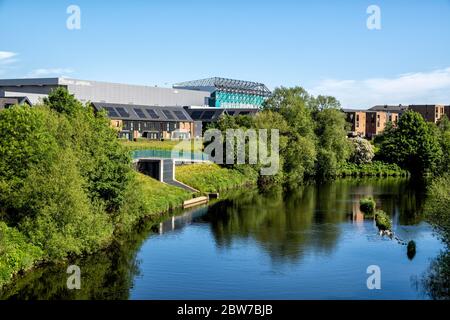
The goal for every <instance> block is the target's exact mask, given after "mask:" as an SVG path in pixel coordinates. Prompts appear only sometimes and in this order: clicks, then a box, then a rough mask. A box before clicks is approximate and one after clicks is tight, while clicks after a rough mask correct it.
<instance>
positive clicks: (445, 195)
mask: <svg viewBox="0 0 450 320" xmlns="http://www.w3.org/2000/svg"><path fill="white" fill-rule="evenodd" d="M449 186H450V174H447V175H444V176H442V177H439V178H436V179H435V180H434V181H433V182H432V183H431V184H430V186H429V188H428V199H427V202H426V211H425V212H426V214H427V219H428V221H429V222H430V223H431V224H432V225H433V227H434V228H435V229H436V230H437V231H438V232H439V235H440V236H441V237H442V239H443V240H444V241H445V242H446V243H447V244H448V245H450V209H449V208H450V188H449Z"/></svg>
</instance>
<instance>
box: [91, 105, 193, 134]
mask: <svg viewBox="0 0 450 320" xmlns="http://www.w3.org/2000/svg"><path fill="white" fill-rule="evenodd" d="M91 105H92V106H93V108H94V110H95V111H97V112H99V111H101V110H105V111H106V112H107V115H108V117H109V118H110V119H111V126H112V127H113V128H115V129H116V130H117V131H118V135H119V137H120V138H125V139H128V140H133V139H138V138H146V139H151V140H161V139H180V138H181V139H190V138H191V137H194V130H195V126H194V121H193V120H192V118H191V117H190V116H189V114H188V113H187V112H186V110H185V109H184V108H182V107H161V106H146V105H135V104H118V103H105V102H92V103H91Z"/></svg>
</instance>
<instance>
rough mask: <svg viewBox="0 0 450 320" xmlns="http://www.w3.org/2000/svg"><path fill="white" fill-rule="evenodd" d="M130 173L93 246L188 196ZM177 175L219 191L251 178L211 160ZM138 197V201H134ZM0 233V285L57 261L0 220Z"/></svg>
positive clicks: (205, 189)
mask: <svg viewBox="0 0 450 320" xmlns="http://www.w3.org/2000/svg"><path fill="white" fill-rule="evenodd" d="M133 175H134V179H133V181H134V183H135V185H134V187H133V188H132V189H131V190H130V191H129V194H128V195H127V199H128V202H127V203H125V204H124V206H123V207H122V209H121V213H120V214H118V215H116V217H115V218H114V221H113V224H114V226H115V230H114V233H113V234H112V236H111V237H109V240H108V241H107V242H105V243H104V245H103V246H100V247H98V249H97V250H101V249H104V248H105V247H108V246H110V245H111V243H113V242H114V240H115V239H116V238H117V237H120V235H123V234H124V233H128V232H131V231H132V230H133V228H135V227H136V226H138V225H139V224H140V222H141V221H143V220H144V219H145V220H146V223H147V224H148V223H158V222H159V221H160V219H161V217H162V216H163V215H164V214H165V213H167V212H169V211H171V210H173V209H176V208H180V207H181V206H182V204H183V202H184V201H185V200H188V199H191V198H192V194H191V193H190V192H188V191H185V190H183V189H180V188H177V187H173V186H170V185H167V184H164V183H161V182H159V181H157V180H155V179H152V178H150V177H148V176H145V175H143V174H140V173H133ZM177 178H178V179H180V181H182V182H183V183H186V184H188V185H192V186H193V187H195V188H196V189H198V190H200V191H201V192H221V191H225V190H227V189H232V188H237V187H239V186H243V185H247V184H251V183H253V182H254V180H252V179H249V178H248V177H246V176H245V175H244V174H242V173H240V172H239V171H237V170H229V169H225V168H221V167H219V166H217V165H215V164H196V165H185V166H180V167H178V168H177ZM138 198H139V201H134V200H137V199H138ZM0 234H1V236H0V288H1V287H2V286H4V285H6V284H8V283H10V282H11V281H12V280H13V279H14V277H15V276H16V275H17V274H20V273H23V272H26V271H27V270H30V269H32V268H33V267H34V266H36V265H37V264H42V263H52V262H57V261H56V260H55V261H53V260H48V259H46V258H45V257H44V253H43V251H42V250H41V249H40V248H39V247H37V246H35V245H33V244H32V243H30V242H29V241H28V240H27V238H26V237H25V235H23V234H22V233H21V232H20V231H18V230H17V229H16V228H11V227H8V226H7V225H6V224H5V223H3V222H0ZM95 252H96V251H94V252H90V253H95ZM78 255H80V254H78ZM81 255H83V254H81Z"/></svg>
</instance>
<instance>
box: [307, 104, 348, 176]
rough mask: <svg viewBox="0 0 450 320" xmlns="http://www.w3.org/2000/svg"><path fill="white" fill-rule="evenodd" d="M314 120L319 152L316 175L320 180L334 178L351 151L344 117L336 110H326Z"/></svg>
mask: <svg viewBox="0 0 450 320" xmlns="http://www.w3.org/2000/svg"><path fill="white" fill-rule="evenodd" d="M315 118H316V135H317V138H318V150H319V153H318V161H317V170H316V174H317V175H318V176H319V177H321V178H326V177H330V176H335V175H336V174H337V171H338V168H339V167H340V166H341V165H343V164H344V163H345V162H346V161H347V160H348V158H349V156H350V154H351V151H352V147H351V142H350V141H349V139H348V138H347V130H346V125H347V122H346V120H345V115H344V113H343V112H341V111H340V110H338V109H334V108H326V109H323V110H322V111H319V112H317V114H316V116H315Z"/></svg>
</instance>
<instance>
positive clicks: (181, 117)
mask: <svg viewBox="0 0 450 320" xmlns="http://www.w3.org/2000/svg"><path fill="white" fill-rule="evenodd" d="M173 113H175V116H176V117H177V118H178V120H187V117H186V116H185V115H184V113H183V111H174V112H173Z"/></svg>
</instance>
